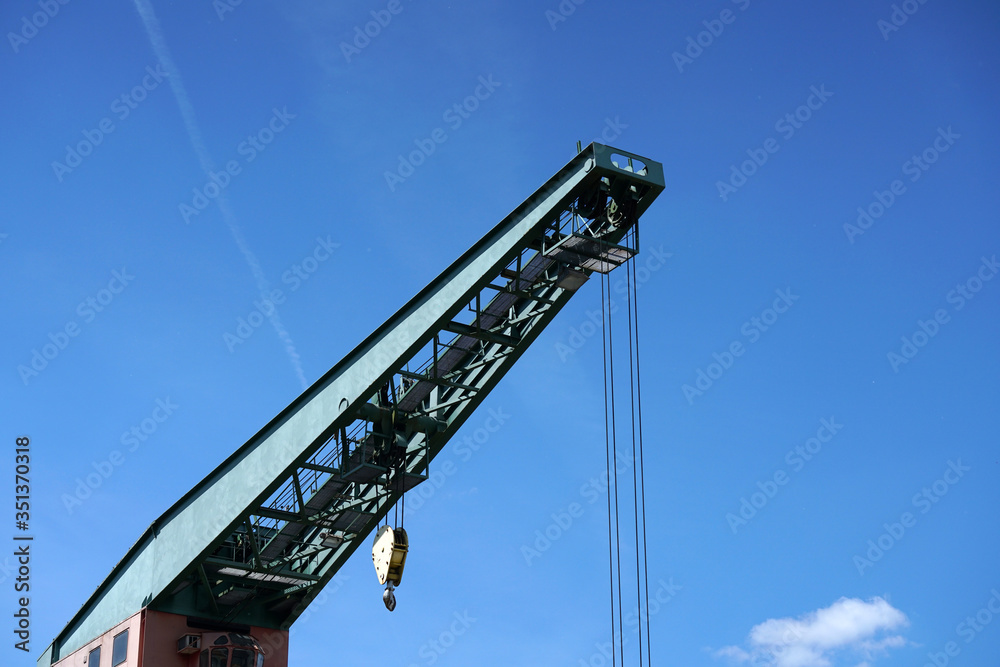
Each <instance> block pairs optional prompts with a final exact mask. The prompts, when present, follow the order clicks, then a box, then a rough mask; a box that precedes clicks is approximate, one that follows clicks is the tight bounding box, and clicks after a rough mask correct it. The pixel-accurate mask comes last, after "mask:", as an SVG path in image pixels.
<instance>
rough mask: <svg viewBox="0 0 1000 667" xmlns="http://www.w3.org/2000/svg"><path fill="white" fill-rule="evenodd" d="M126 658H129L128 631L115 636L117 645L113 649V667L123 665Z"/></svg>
mask: <svg viewBox="0 0 1000 667" xmlns="http://www.w3.org/2000/svg"><path fill="white" fill-rule="evenodd" d="M126 658H128V630H126V631H125V632H123V633H121V634H120V635H115V643H114V645H113V646H112V647H111V667H116V666H117V665H120V664H122V663H123V662H125V659H126ZM88 667H89V665H88Z"/></svg>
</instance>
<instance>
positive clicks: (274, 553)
mask: <svg viewBox="0 0 1000 667" xmlns="http://www.w3.org/2000/svg"><path fill="white" fill-rule="evenodd" d="M663 188H664V181H663V168H662V166H661V165H660V164H659V163H657V162H653V161H652V160H649V159H647V158H643V157H640V156H638V155H634V154H631V153H627V152H625V151H622V150H619V149H615V148H611V147H608V146H604V145H601V144H597V143H593V144H591V145H589V146H587V147H586V148H585V149H584V150H582V151H580V152H579V154H578V155H576V156H575V157H574V158H573V159H572V160H571V161H570V162H569V163H568V164H567V165H566V166H565V167H563V168H562V169H560V170H559V171H558V173H556V174H555V176H553V177H552V178H551V179H549V180H548V182H546V183H545V185H543V186H542V187H541V188H540V189H538V190H537V191H536V192H535V193H534V194H532V195H531V196H530V197H529V198H528V199H527V200H526V201H525V202H523V203H522V204H521V205H520V206H518V207H517V208H516V209H514V211H513V212H512V213H510V214H509V215H508V216H507V217H505V218H504V219H503V220H502V221H501V222H500V223H499V224H498V225H497V226H496V227H494V228H493V229H492V230H490V231H489V232H488V233H487V234H486V235H485V236H484V237H483V238H482V239H481V240H480V241H478V242H477V243H476V244H475V245H474V246H473V247H472V248H470V249H469V250H468V251H466V252H465V253H464V254H463V255H462V256H461V257H460V258H459V259H458V260H456V261H455V262H454V263H453V264H452V265H451V266H449V267H448V268H447V269H446V270H445V271H444V272H443V273H442V274H441V275H440V276H439V277H438V278H437V279H435V280H434V281H433V282H432V283H431V284H430V285H427V286H426V287H425V288H424V289H422V290H421V291H420V292H419V293H418V294H417V295H416V296H414V297H413V298H412V299H411V300H410V301H409V302H408V303H407V304H406V305H404V306H403V307H402V308H401V309H400V310H399V311H397V312H396V313H395V314H394V315H393V316H392V317H391V318H390V319H389V320H388V321H387V322H385V324H383V325H382V326H381V327H379V328H378V329H377V330H376V331H375V332H373V333H372V334H371V335H370V336H368V338H366V339H365V340H364V341H363V342H362V343H361V344H359V345H358V346H357V347H356V348H355V349H354V350H353V351H351V352H350V353H349V354H348V355H347V356H346V357H344V359H342V360H341V361H340V362H339V363H337V364H336V365H335V366H334V367H333V368H332V369H330V370H329V371H328V372H327V373H326V374H324V375H323V376H322V377H321V378H320V379H319V380H317V381H316V382H315V383H314V384H313V385H312V386H311V387H309V388H308V389H307V390H305V392H303V393H302V395H301V396H299V397H298V398H297V399H295V400H294V401H293V402H292V403H291V405H289V406H288V407H287V408H285V409H284V410H282V411H281V413H280V414H278V415H277V416H276V417H274V419H272V420H271V421H270V422H269V423H268V424H267V425H265V426H264V427H263V428H262V429H261V430H260V431H259V432H258V433H256V434H255V435H254V436H253V437H252V438H250V440H249V441H248V442H247V443H246V444H244V445H243V446H242V447H240V448H239V449H238V450H237V451H236V452H234V453H233V454H232V455H231V456H229V457H228V458H227V459H226V460H225V461H223V462H222V464H220V465H219V466H218V467H217V468H216V469H215V470H213V471H212V472H211V473H210V474H209V475H208V476H207V477H206V478H205V479H204V480H202V481H201V482H200V483H199V484H198V485H197V486H195V488H193V489H191V491H189V492H188V493H187V494H185V495H184V496H183V497H182V498H180V499H179V500H178V501H177V502H176V503H175V504H174V505H173V506H172V507H170V508H169V509H168V510H167V511H166V512H165V513H164V514H163V515H162V516H161V517H160V518H158V519H157V520H156V521H154V522H153V524H152V525H151V526H150V527H149V528H148V529H147V530H146V531H145V532H144V533H143V534H142V536H141V537H140V538H139V540H138V541H137V542H136V544H135V545H134V546H133V547H132V548H131V549H130V550H129V552H128V553H127V554H126V555H125V557H124V558H123V559H122V560H121V561H120V562H119V563H118V564H117V565H116V566H115V568H114V569H113V570H112V572H111V574H110V575H108V577H107V578H106V579H105V580H104V582H103V583H102V584H101V585H100V586H99V587H98V589H97V590H96V591H95V592H94V593H93V594H92V595H91V596H90V598H89V599H88V600H87V601H86V602H85V603H84V605H83V607H82V608H81V609H80V610H79V612H77V613H76V615H74V617H73V618H72V619H71V620H70V622H69V623H68V624H67V625H66V627H65V628H64V629H63V631H62V632H61V633H59V635H58V636H57V637H56V638H55V640H54V641H53V642H52V644H51V645H50V646H49V647H48V648H47V649H46V650H45V652H44V653H43V654H42V655H41V657H40V658H39V659H38V665H39V667H50V666H51V665H58V666H59V667H69V666H70V665H72V666H73V667H76V666H78V665H83V664H85V663H86V664H87V666H88V667H110V666H111V665H114V666H116V667H117V666H118V665H125V666H126V667H175V666H176V667H194V666H197V667H286V666H287V664H288V657H287V656H288V642H287V640H288V628H289V627H290V626H291V624H292V623H293V622H294V621H295V619H296V618H298V616H299V615H300V614H302V612H303V611H304V610H305V609H306V607H307V606H308V604H309V603H310V602H311V601H312V600H313V599H314V598H315V597H316V595H317V594H318V593H319V591H320V590H321V589H322V588H323V586H324V585H325V584H327V583H328V582H329V581H330V580H331V579H332V578H333V576H334V575H335V574H336V573H337V571H338V569H339V568H340V567H341V566H342V565H343V564H344V563H345V562H346V560H347V559H348V558H349V557H350V556H351V554H353V553H354V551H355V550H356V549H357V548H358V547H359V546H360V545H361V544H363V543H364V542H365V540H367V539H368V537H369V536H370V535H371V533H372V532H373V531H374V530H375V529H376V528H377V527H378V526H379V525H380V523H381V522H382V520H383V519H384V518H385V517H386V516H387V514H388V512H389V510H390V508H392V507H393V506H394V505H395V504H396V502H397V501H398V500H400V499H401V498H403V494H404V493H405V492H406V491H408V490H409V489H412V488H413V487H414V486H416V485H417V484H419V483H420V482H421V481H423V480H425V479H426V478H427V470H428V465H429V464H430V462H431V460H432V459H433V458H434V457H435V456H436V455H437V454H438V453H439V452H440V451H441V449H442V448H443V447H444V446H445V444H446V443H447V442H448V440H449V438H451V437H452V435H454V433H455V432H456V431H457V430H458V429H459V428H460V427H461V426H462V424H463V423H464V422H465V421H466V419H468V418H469V416H470V415H471V414H472V412H473V411H474V410H475V409H476V407H477V406H478V405H479V404H480V403H482V401H483V400H484V399H485V397H486V396H487V395H488V394H489V392H490V390H492V389H493V387H494V386H496V384H497V383H498V382H499V381H500V379H501V378H502V377H503V376H504V374H506V372H507V371H508V370H509V369H510V368H511V367H512V366H513V364H514V363H515V362H516V361H517V359H518V358H519V357H520V356H521V354H523V353H524V351H525V350H526V349H527V347H528V346H529V345H530V344H531V343H532V342H533V341H534V340H535V339H536V338H537V337H538V335H539V334H540V333H541V331H542V330H543V329H544V328H545V326H546V325H547V324H548V323H549V322H550V321H551V320H552V318H553V317H555V315H556V314H557V313H558V312H559V310H560V309H561V308H562V307H563V306H564V305H565V304H566V303H567V302H568V301H569V299H570V298H571V297H572V296H573V294H574V293H575V292H576V290H577V289H578V288H579V287H580V286H582V285H583V284H584V283H585V282H586V280H587V279H588V277H589V276H590V275H591V274H592V273H594V272H600V273H608V272H610V271H611V270H612V269H614V268H615V267H617V266H620V265H622V264H623V263H625V262H626V261H628V260H629V259H630V258H631V257H632V256H633V255H635V254H636V253H637V252H638V242H637V240H638V234H636V233H632V234H630V235H629V238H630V239H633V243H632V246H631V247H630V246H628V245H623V244H622V243H623V239H625V238H626V233H628V232H630V231H633V232H634V231H635V225H636V223H637V222H638V220H639V217H640V216H641V215H642V214H643V213H644V212H645V211H646V209H647V208H648V207H649V206H650V204H651V203H652V202H653V200H654V199H655V198H656V197H657V196H658V195H659V193H660V192H662V191H663ZM403 502H404V503H405V500H404V501H403ZM404 507H405V506H404ZM407 549H408V541H407V537H406V532H405V530H404V529H402V527H401V526H400V527H398V528H391V527H389V526H388V525H386V526H383V527H382V529H381V530H380V531H379V533H378V535H377V537H376V541H375V546H374V548H373V553H372V556H373V562H374V564H375V566H376V572H377V574H378V578H379V581H380V583H383V584H386V586H387V589H386V592H385V594H384V601H385V603H386V606H387V607H388V608H389V609H390V610H391V609H392V608H394V607H395V598H394V595H393V592H392V589H393V587H394V586H395V585H397V584H399V582H400V579H401V577H402V571H403V566H404V564H405V557H406V550H407ZM102 654H103V655H102ZM95 658H96V662H95V661H94V659H95Z"/></svg>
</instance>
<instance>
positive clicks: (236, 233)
mask: <svg viewBox="0 0 1000 667" xmlns="http://www.w3.org/2000/svg"><path fill="white" fill-rule="evenodd" d="M135 7H136V9H137V10H138V11H139V16H140V17H141V18H142V22H143V24H144V25H145V26H146V33H147V34H148V35H149V41H150V44H152V46H153V53H155V54H156V58H157V59H158V60H159V61H160V65H161V66H162V67H163V69H164V71H166V73H167V80H168V81H170V88H171V89H172V90H173V91H174V99H176V100H177V106H178V107H179V108H180V111H181V117H182V118H183V119H184V127H185V128H186V129H187V134H188V139H190V140H191V146H192V147H193V148H194V152H195V154H196V155H197V156H198V162H199V163H200V164H201V170H202V171H203V172H205V178H209V177H210V176H211V173H212V172H213V171H214V170H215V164H214V162H213V161H212V156H211V155H210V154H209V152H208V149H207V148H206V147H205V142H204V140H202V138H201V130H200V129H199V128H198V121H197V119H196V118H195V115H194V106H193V105H192V104H191V100H190V99H189V98H188V94H187V91H186V90H185V89H184V82H183V81H182V80H181V74H180V70H178V69H177V66H176V65H175V64H174V61H173V58H171V57H170V49H168V48H167V42H166V40H164V39H163V30H162V29H161V28H160V22H159V20H158V19H157V18H156V14H155V13H154V12H153V5H152V4H150V2H149V0H135ZM216 203H217V204H218V206H219V211H221V213H222V219H223V220H225V222H226V225H228V226H229V231H230V233H232V235H233V239H234V240H235V241H236V245H237V247H239V249H240V252H242V253H243V258H244V259H246V262H247V264H248V265H249V266H250V270H251V271H252V272H253V277H254V279H255V280H256V281H257V290H258V291H259V292H260V294H261V296H262V297H263V298H264V299H268V294H269V293H270V288H271V286H270V283H269V282H268V280H267V278H266V277H265V276H264V271H263V270H262V269H261V268H260V262H258V261H257V256H256V255H254V253H253V251H252V250H251V249H250V246H249V245H248V244H247V241H246V239H245V238H244V237H243V232H242V231H240V228H239V225H237V224H236V216H235V215H234V214H233V211H232V209H231V208H230V207H229V201H228V200H227V199H226V195H225V193H222V192H220V193H219V196H218V197H217V198H216ZM268 300H269V299H268ZM268 319H269V320H270V321H271V325H272V326H273V327H274V330H275V331H276V332H277V334H278V338H280V339H281V342H282V343H283V344H284V346H285V352H287V353H288V359H289V360H290V361H291V362H292V368H293V369H294V370H295V374H296V375H297V376H298V378H299V382H300V383H302V388H303V389H305V388H307V387H308V386H309V383H308V382H307V381H306V375H305V373H304V372H303V371H302V361H301V359H300V358H299V353H298V352H296V351H295V344H294V343H293V342H292V338H291V336H289V335H288V331H287V330H286V329H285V326H284V325H283V324H282V323H281V318H280V317H279V316H278V309H277V306H274V307H273V308H272V309H271V314H270V315H268Z"/></svg>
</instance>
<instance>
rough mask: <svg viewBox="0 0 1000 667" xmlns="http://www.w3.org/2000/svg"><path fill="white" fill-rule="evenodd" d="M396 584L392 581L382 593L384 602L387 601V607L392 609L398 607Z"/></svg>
mask: <svg viewBox="0 0 1000 667" xmlns="http://www.w3.org/2000/svg"><path fill="white" fill-rule="evenodd" d="M394 589H395V586H393V585H392V582H391V581H390V582H389V583H388V584H387V585H386V587H385V591H384V592H383V593H382V602H384V603H385V608H386V609H388V610H389V611H392V610H394V609H395V608H396V594H395V593H393V590H394Z"/></svg>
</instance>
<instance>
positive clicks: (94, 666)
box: [87, 646, 101, 667]
mask: <svg viewBox="0 0 1000 667" xmlns="http://www.w3.org/2000/svg"><path fill="white" fill-rule="evenodd" d="M100 665H101V647H100V646H98V647H97V648H95V649H94V650H93V651H91V652H90V654H89V655H88V656H87V667H100Z"/></svg>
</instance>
